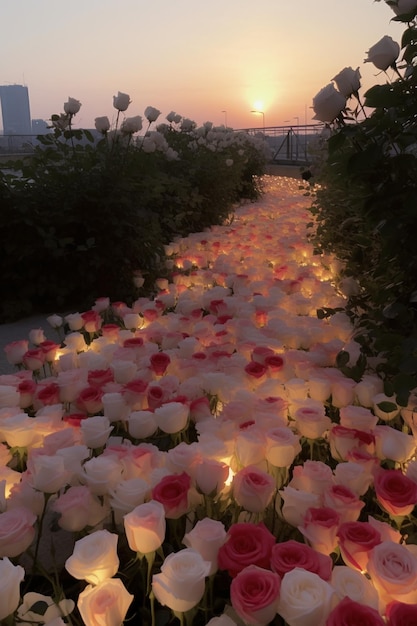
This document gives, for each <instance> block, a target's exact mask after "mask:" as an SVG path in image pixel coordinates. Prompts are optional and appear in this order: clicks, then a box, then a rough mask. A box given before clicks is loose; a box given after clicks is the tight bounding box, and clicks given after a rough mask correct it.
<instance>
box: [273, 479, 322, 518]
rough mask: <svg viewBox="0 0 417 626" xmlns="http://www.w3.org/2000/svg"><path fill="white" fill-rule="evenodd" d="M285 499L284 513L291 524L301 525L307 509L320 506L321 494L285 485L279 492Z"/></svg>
mask: <svg viewBox="0 0 417 626" xmlns="http://www.w3.org/2000/svg"><path fill="white" fill-rule="evenodd" d="M279 493H280V495H281V498H282V499H283V501H284V504H283V506H282V515H283V517H284V519H285V521H286V522H288V524H291V526H296V527H298V526H300V525H301V524H302V522H303V518H304V515H305V513H306V511H307V509H309V508H312V507H319V506H320V502H321V499H320V496H319V494H316V493H308V492H307V491H299V490H298V489H294V488H293V487H284V489H283V490H282V491H280V492H279Z"/></svg>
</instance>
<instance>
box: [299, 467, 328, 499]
mask: <svg viewBox="0 0 417 626" xmlns="http://www.w3.org/2000/svg"><path fill="white" fill-rule="evenodd" d="M332 484H333V473H332V470H331V468H330V467H329V466H328V465H326V464H325V463H323V462H322V461H305V463H304V465H296V466H295V467H294V468H293V477H292V479H291V482H290V483H289V485H290V487H293V488H294V489H302V490H303V491H309V492H311V493H316V494H319V495H322V494H323V493H324V492H325V491H326V489H328V488H329V487H331V486H332Z"/></svg>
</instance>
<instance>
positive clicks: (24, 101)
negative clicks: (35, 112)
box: [0, 85, 32, 135]
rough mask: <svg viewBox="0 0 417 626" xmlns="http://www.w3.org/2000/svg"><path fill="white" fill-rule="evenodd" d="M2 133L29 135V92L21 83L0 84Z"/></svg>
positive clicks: (30, 128) (30, 127) (30, 126)
mask: <svg viewBox="0 0 417 626" xmlns="http://www.w3.org/2000/svg"><path fill="white" fill-rule="evenodd" d="M0 102H1V113H2V118H3V133H4V134H5V135H30V134H31V133H32V121H31V118H30V107H29V92H28V88H27V87H25V86H23V85H2V86H0Z"/></svg>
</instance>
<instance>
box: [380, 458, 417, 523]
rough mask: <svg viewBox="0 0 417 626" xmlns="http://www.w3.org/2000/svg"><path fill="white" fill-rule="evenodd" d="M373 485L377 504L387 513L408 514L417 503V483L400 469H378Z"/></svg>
mask: <svg viewBox="0 0 417 626" xmlns="http://www.w3.org/2000/svg"><path fill="white" fill-rule="evenodd" d="M374 486H375V493H376V497H377V498H378V502H379V504H380V505H381V506H382V507H383V508H384V509H385V510H386V511H387V512H388V513H389V515H394V516H396V515H409V514H410V513H411V511H412V510H413V509H414V507H415V505H416V504H417V484H416V483H415V482H414V481H413V480H411V478H408V476H404V474H403V473H402V471H401V470H384V469H380V470H379V471H378V472H377V473H376V474H375V478H374Z"/></svg>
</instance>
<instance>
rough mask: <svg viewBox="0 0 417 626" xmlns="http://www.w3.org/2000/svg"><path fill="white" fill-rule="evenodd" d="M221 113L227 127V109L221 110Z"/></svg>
mask: <svg viewBox="0 0 417 626" xmlns="http://www.w3.org/2000/svg"><path fill="white" fill-rule="evenodd" d="M222 113H224V125H225V126H226V128H227V111H222Z"/></svg>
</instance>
